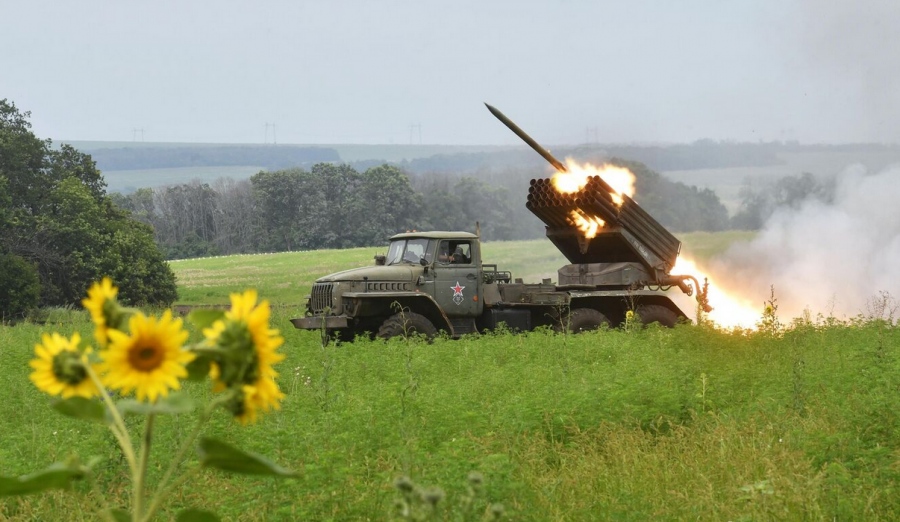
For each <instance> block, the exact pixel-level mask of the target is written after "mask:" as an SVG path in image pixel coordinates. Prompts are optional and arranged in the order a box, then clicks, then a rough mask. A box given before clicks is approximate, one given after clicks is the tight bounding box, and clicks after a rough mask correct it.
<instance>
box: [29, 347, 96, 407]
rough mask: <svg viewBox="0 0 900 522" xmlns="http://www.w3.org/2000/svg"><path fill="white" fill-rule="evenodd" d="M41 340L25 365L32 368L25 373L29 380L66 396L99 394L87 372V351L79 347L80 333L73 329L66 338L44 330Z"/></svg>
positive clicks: (92, 395) (53, 393) (51, 391)
mask: <svg viewBox="0 0 900 522" xmlns="http://www.w3.org/2000/svg"><path fill="white" fill-rule="evenodd" d="M41 340H42V341H43V342H42V343H41V344H36V345H35V346H34V352H35V354H36V355H37V358H36V359H33V360H32V361H31V362H30V363H29V366H31V367H32V368H34V372H32V373H31V375H29V378H30V379H31V382H33V383H34V385H35V386H37V387H38V389H39V390H41V391H42V392H45V393H48V394H50V395H60V396H62V398H63V399H68V398H69V397H85V398H91V397H94V396H96V395H99V394H100V391H99V390H98V389H97V386H96V385H95V384H94V381H92V380H91V378H90V377H89V376H88V374H87V368H86V367H87V364H88V362H87V357H86V355H87V353H89V352H90V350H86V351H85V352H84V353H82V352H81V351H79V349H78V345H79V344H80V343H81V336H80V335H79V334H78V333H77V332H76V333H74V334H72V337H71V338H70V339H66V338H65V337H63V336H61V335H59V334H58V333H56V332H54V333H53V334H52V335H49V334H44V335H43V336H42V338H41Z"/></svg>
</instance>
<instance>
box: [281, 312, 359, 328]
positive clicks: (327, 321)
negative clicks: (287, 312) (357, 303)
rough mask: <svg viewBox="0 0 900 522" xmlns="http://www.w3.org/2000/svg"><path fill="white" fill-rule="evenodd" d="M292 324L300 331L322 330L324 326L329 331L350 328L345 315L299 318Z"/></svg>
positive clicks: (292, 320) (292, 321)
mask: <svg viewBox="0 0 900 522" xmlns="http://www.w3.org/2000/svg"><path fill="white" fill-rule="evenodd" d="M291 324H293V325H294V328H297V329H299V330H321V329H322V327H323V326H324V327H325V329H327V330H336V329H340V328H347V327H349V326H350V321H349V318H348V317H347V316H345V315H326V316H324V317H323V316H319V317H316V316H311V317H298V318H297V319H291Z"/></svg>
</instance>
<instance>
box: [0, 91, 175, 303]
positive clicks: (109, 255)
mask: <svg viewBox="0 0 900 522" xmlns="http://www.w3.org/2000/svg"><path fill="white" fill-rule="evenodd" d="M28 117H29V113H28V112H25V113H20V112H19V111H18V109H17V108H16V106H15V105H14V104H12V103H10V102H7V101H6V100H0V180H2V181H0V203H3V205H2V207H3V211H0V253H4V254H9V255H12V256H15V257H16V258H19V259H21V260H24V261H25V262H26V263H28V264H29V265H31V266H33V267H35V270H36V272H37V275H38V279H39V281H40V304H41V305H46V306H59V305H77V304H78V303H79V302H80V300H81V298H82V297H84V295H85V292H86V291H87V288H88V286H89V285H90V284H91V283H92V282H94V281H96V280H98V279H100V278H101V277H103V276H110V277H112V278H113V279H114V280H116V283H117V284H118V285H119V288H120V295H121V296H122V300H123V302H125V303H130V304H137V303H147V304H164V305H169V304H171V303H172V301H173V300H174V299H175V295H176V288H175V275H174V274H173V273H172V271H171V269H170V268H169V267H168V265H166V264H165V262H164V261H163V259H162V256H161V255H160V253H159V250H158V249H157V247H156V246H155V244H154V243H153V239H152V235H151V230H150V229H149V228H148V227H146V226H143V225H140V224H139V223H137V222H135V221H134V220H132V219H131V218H130V217H129V216H128V214H127V213H125V212H122V211H121V210H119V209H118V207H116V206H115V205H114V204H113V202H112V200H111V199H110V198H109V197H108V196H107V195H106V193H105V190H106V189H105V187H106V183H105V181H104V180H103V176H102V175H101V173H100V171H98V170H97V168H96V165H95V164H94V162H93V160H92V159H91V157H90V156H89V155H86V154H83V153H81V152H79V151H77V150H75V149H74V148H72V147H69V146H67V145H63V146H62V147H61V149H60V150H59V151H54V150H52V149H51V142H50V140H46V141H41V140H39V139H38V138H37V137H36V136H34V134H33V133H32V132H31V131H30V128H31V125H30V123H29V122H28ZM138 225H140V226H138ZM11 277H13V276H12V275H11V274H9V273H7V272H5V271H4V272H3V273H0V278H3V282H4V283H5V282H7V281H8V279H9V278H11Z"/></svg>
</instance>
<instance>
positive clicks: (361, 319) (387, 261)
mask: <svg viewBox="0 0 900 522" xmlns="http://www.w3.org/2000/svg"><path fill="white" fill-rule="evenodd" d="M488 109H489V110H490V111H491V113H492V114H494V115H495V116H496V117H497V118H499V119H500V121H502V122H503V123H504V124H505V125H506V126H507V127H509V128H510V130H512V131H513V132H515V133H516V134H517V135H518V136H519V137H521V138H522V139H523V140H524V141H525V142H526V143H528V145H530V146H531V147H532V148H533V149H534V150H535V151H537V152H538V153H539V154H540V155H541V156H543V157H544V158H545V159H547V161H549V162H550V164H551V165H553V166H554V167H555V168H556V169H557V171H559V172H565V171H566V167H565V166H564V165H563V164H562V163H560V162H559V161H558V160H557V159H556V158H554V157H553V156H552V155H550V153H549V152H548V151H546V150H545V149H543V148H542V147H541V146H540V145H538V144H537V142H535V141H534V140H533V139H531V137H530V136H528V135H527V134H525V132H524V131H522V130H521V129H520V128H518V126H516V125H515V124H514V123H513V122H512V121H510V120H509V119H508V118H506V116H504V115H503V114H502V113H500V111H498V110H497V109H495V108H493V107H491V106H490V105H488ZM525 206H526V208H528V209H529V210H530V211H531V212H532V213H533V214H534V215H535V216H537V217H538V218H540V219H541V220H542V221H543V222H544V224H545V225H546V234H547V238H548V239H549V240H550V241H551V242H552V243H553V244H554V245H555V246H556V248H558V249H559V250H560V252H562V253H563V255H565V256H566V258H567V259H568V260H569V262H570V263H571V264H568V265H566V266H563V267H562V268H560V269H559V272H558V281H557V282H555V283H552V282H550V281H549V280H545V281H544V282H541V283H524V282H522V281H521V280H519V279H515V280H514V279H513V277H512V274H511V273H510V272H508V271H504V270H499V269H498V267H497V265H496V264H488V263H484V262H483V261H482V256H481V242H480V237H479V236H480V234H479V233H478V230H477V228H478V227H477V226H476V233H475V234H472V233H467V232H411V233H405V234H397V235H395V236H393V237H392V238H391V240H390V246H389V247H388V252H387V255H385V256H376V258H375V259H376V261H375V265H376V266H373V267H368V268H358V269H355V270H347V271H344V272H338V273H336V274H332V275H329V276H326V277H323V278H321V279H319V280H317V281H316V282H315V284H314V285H313V287H312V292H311V293H310V296H309V297H308V299H307V305H306V316H305V317H301V318H297V319H293V320H292V321H291V322H292V323H293V324H294V326H296V327H297V328H301V329H307V330H321V331H323V332H328V333H330V334H332V335H334V336H336V337H338V338H340V339H343V340H352V339H353V338H354V337H355V336H357V335H374V336H377V337H381V338H390V337H395V336H398V335H404V334H406V333H410V332H417V333H421V334H423V335H426V336H432V335H435V334H436V333H437V332H438V331H443V332H446V333H447V334H448V335H450V336H451V337H459V336H461V335H464V334H471V333H476V332H482V331H485V330H491V329H495V328H497V327H498V326H499V325H500V324H504V323H505V324H506V326H507V327H509V328H511V329H515V330H525V331H527V330H532V329H534V328H537V327H540V326H549V327H552V328H555V329H558V330H565V329H567V330H570V331H573V332H579V331H583V330H590V329H595V328H598V327H600V326H601V325H604V324H608V325H610V326H613V327H615V326H617V325H619V324H621V323H622V322H623V321H625V320H626V317H627V316H628V312H629V311H632V312H634V313H635V314H636V315H637V318H638V319H639V320H641V321H642V322H644V323H645V324H646V323H651V322H658V323H660V324H662V325H664V326H674V325H675V323H676V322H677V321H678V320H679V319H689V318H691V317H693V316H694V312H695V311H696V310H697V307H698V306H699V307H701V308H703V309H704V310H706V311H709V309H710V308H709V306H708V304H707V303H706V295H705V293H706V292H705V288H704V289H701V288H700V285H699V284H698V282H697V280H696V279H695V278H694V277H692V276H689V275H672V274H670V271H671V270H672V268H673V267H674V266H675V261H676V260H677V258H678V254H679V252H680V250H681V242H680V241H678V239H676V238H675V236H673V235H672V234H671V233H670V232H669V231H668V230H666V229H665V228H664V227H663V226H662V225H660V224H659V223H658V222H657V221H656V220H655V219H653V218H652V217H651V216H650V215H649V214H647V212H645V211H644V210H643V209H642V208H641V207H640V206H639V205H638V204H637V203H636V202H635V201H634V200H633V199H631V198H630V197H628V196H627V195H620V194H618V193H617V192H616V191H614V190H613V188H612V187H610V186H609V185H608V184H607V183H606V182H605V181H604V180H603V179H601V178H600V177H599V176H593V177H590V178H588V179H587V180H586V183H585V184H584V185H583V186H581V188H579V189H578V190H577V191H572V192H569V193H562V192H560V191H559V190H557V189H555V188H554V186H553V183H552V181H551V179H549V178H547V179H533V180H531V187H530V188H529V191H528V199H527V202H526V204H525ZM579 216H581V217H586V218H588V219H590V220H591V221H592V222H593V223H594V224H595V225H596V226H595V227H594V228H593V229H592V230H591V231H590V233H588V232H586V231H585V230H584V228H582V227H581V225H580V223H579V222H578V219H577V218H578V217H579ZM672 288H678V289H679V290H680V291H681V292H680V293H679V292H674V291H670V290H671V289H672ZM701 290H702V291H701ZM694 294H696V298H697V303H696V304H695V303H692V302H691V300H690V299H689V298H688V299H685V297H686V296H691V295H694Z"/></svg>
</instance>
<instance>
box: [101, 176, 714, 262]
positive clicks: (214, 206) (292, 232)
mask: <svg viewBox="0 0 900 522" xmlns="http://www.w3.org/2000/svg"><path fill="white" fill-rule="evenodd" d="M616 163H618V164H619V165H621V166H625V167H628V168H630V169H631V170H632V172H634V173H635V175H636V176H637V191H638V197H637V198H636V199H637V201H638V202H639V203H641V204H642V205H644V206H645V208H646V209H647V211H648V212H650V213H651V214H652V215H654V216H655V217H656V218H657V219H658V220H659V221H660V222H661V223H663V225H665V226H667V227H668V228H670V229H671V230H673V231H676V232H678V231H687V230H721V229H722V228H725V227H726V226H727V223H728V213H727V211H726V209H725V207H724V206H723V205H722V204H721V202H720V201H719V199H718V197H717V196H716V195H715V193H713V192H712V191H709V190H702V191H700V190H697V189H696V188H695V187H687V186H685V185H683V184H681V183H673V182H671V181H669V180H667V179H665V178H663V177H662V176H660V175H659V174H658V173H655V172H653V171H651V170H649V169H647V168H646V167H645V166H644V165H641V164H640V163H635V162H624V161H617V162H616ZM545 175H546V173H545V172H534V173H528V172H526V171H517V172H485V173H483V175H479V176H477V177H476V176H449V175H444V176H442V175H436V174H428V175H419V176H412V177H410V176H409V175H407V174H406V173H405V172H404V171H403V170H401V169H400V168H398V167H396V166H393V165H386V164H385V165H379V166H375V167H370V168H368V169H366V170H365V171H363V172H359V171H357V170H356V169H355V168H353V167H352V166H350V165H347V164H331V163H319V164H316V165H314V166H313V167H312V168H311V169H310V170H303V169H287V170H279V171H274V172H265V171H264V172H259V173H258V174H255V175H254V176H252V177H251V178H250V179H249V180H245V181H234V180H231V179H220V180H218V181H216V182H214V183H212V184H209V183H201V182H199V181H197V182H193V183H189V184H181V185H172V186H167V187H159V188H143V189H139V190H137V191H135V192H133V193H131V194H128V195H123V194H113V195H112V197H113V200H114V202H115V203H116V205H118V206H120V207H121V208H123V209H126V210H128V211H130V212H131V214H132V215H133V216H134V217H135V218H136V219H138V220H140V221H143V222H145V223H147V224H149V225H151V226H152V227H153V229H154V232H155V237H156V240H157V243H158V244H159V246H160V248H161V249H162V250H163V252H164V253H165V255H166V256H167V257H168V258H170V259H177V258H188V257H198V256H207V255H226V254H238V253H254V252H273V251H285V250H311V249H321V248H349V247H357V246H372V245H381V244H384V243H385V242H386V241H387V239H388V238H389V237H390V236H392V235H393V234H396V233H398V232H401V231H405V230H469V231H472V230H474V228H475V222H476V221H477V222H479V224H480V227H481V233H482V237H483V238H484V239H485V240H488V241H499V240H515V239H531V238H538V237H542V236H543V234H544V227H543V224H542V223H541V222H540V220H538V219H537V218H536V217H534V216H533V215H532V214H531V213H530V212H529V211H528V210H527V209H526V208H525V198H526V195H527V187H528V180H529V179H531V178H532V177H544V176H545ZM495 180H502V181H503V182H505V184H501V183H500V182H495Z"/></svg>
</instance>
